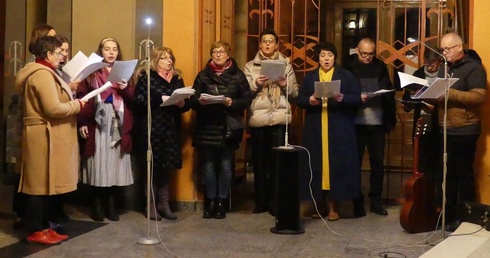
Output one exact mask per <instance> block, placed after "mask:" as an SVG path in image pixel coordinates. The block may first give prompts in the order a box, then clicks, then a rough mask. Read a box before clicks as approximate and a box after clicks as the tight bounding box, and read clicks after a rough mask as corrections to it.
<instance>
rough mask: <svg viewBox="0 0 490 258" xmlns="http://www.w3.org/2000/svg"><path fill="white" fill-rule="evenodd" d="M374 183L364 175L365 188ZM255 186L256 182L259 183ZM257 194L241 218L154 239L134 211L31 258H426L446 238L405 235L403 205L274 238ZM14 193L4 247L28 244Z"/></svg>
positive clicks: (395, 177)
mask: <svg viewBox="0 0 490 258" xmlns="http://www.w3.org/2000/svg"><path fill="white" fill-rule="evenodd" d="M367 175H368V174H367V173H363V181H364V182H367ZM248 178H249V181H251V180H252V177H251V176H249V177H248ZM390 180H391V183H390V191H389V192H390V194H391V196H390V198H389V199H397V198H399V197H400V195H399V194H400V191H401V190H400V188H401V187H400V182H399V181H400V175H399V174H392V175H391V176H390ZM364 188H365V187H364ZM252 191H253V184H252V183H251V182H247V184H241V185H237V186H235V190H234V192H233V197H234V198H233V207H232V209H233V210H232V211H231V212H230V213H228V215H227V218H226V219H224V220H215V219H209V220H205V219H202V213H201V211H196V212H189V211H186V212H177V214H178V220H176V221H167V220H163V221H161V222H151V223H150V231H148V224H147V221H146V219H145V218H144V216H143V215H142V214H141V213H139V212H134V211H127V212H124V213H123V214H122V215H121V220H120V221H119V222H109V224H108V225H106V226H103V227H101V228H98V229H96V230H94V231H91V232H89V233H86V234H84V235H81V236H78V237H76V238H73V239H70V240H69V241H66V242H64V243H62V244H61V245H58V246H53V247H50V248H48V249H45V250H43V251H39V252H37V253H34V254H32V255H31V256H29V257H418V256H420V255H421V254H423V253H424V252H426V251H427V250H429V249H430V248H431V247H432V246H433V245H434V244H435V243H437V242H439V241H440V235H441V234H440V231H436V232H435V233H434V234H433V233H432V232H428V233H421V234H408V233H406V232H404V231H403V229H402V228H401V226H400V224H399V210H400V205H390V206H387V208H388V212H389V215H388V216H378V215H376V214H374V213H369V212H368V214H367V216H366V217H363V218H359V219H341V220H339V221H336V222H327V223H324V222H323V221H321V220H312V219H310V218H309V217H307V216H304V217H302V218H301V224H302V226H303V227H304V229H305V233H304V234H300V235H278V234H273V233H270V228H271V227H274V226H275V219H274V217H272V216H271V215H269V214H267V213H262V214H252V209H253V201H252ZM365 192H366V191H365ZM11 193H12V187H11V186H6V185H0V194H1V195H0V196H2V202H1V204H0V208H1V210H0V214H1V215H2V216H0V228H1V232H0V247H2V246H6V245H9V244H12V243H15V242H17V241H19V238H21V237H22V236H23V234H22V232H19V231H16V230H13V229H12V224H11V223H12V222H11V220H10V219H9V218H11V217H12V214H11V211H10V207H11V206H10V205H11ZM351 205H352V204H351V203H342V204H341V215H342V216H344V217H348V216H349V214H350V213H351V212H352V211H351V209H352V207H351ZM366 205H368V204H366ZM308 206H309V204H308V203H302V210H308ZM66 210H67V212H68V214H69V215H70V216H71V217H72V219H77V220H90V219H89V218H88V215H87V214H88V212H89V210H88V208H87V207H82V206H73V205H71V206H68V207H66ZM305 212H306V211H305ZM148 232H150V234H149V236H150V237H157V238H160V239H161V242H160V243H159V244H156V245H139V244H138V243H137V241H138V240H139V239H140V238H141V237H147V236H148V235H147V234H148ZM385 254H386V256H385ZM0 256H1V255H0Z"/></svg>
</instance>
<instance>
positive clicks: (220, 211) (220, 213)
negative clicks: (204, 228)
mask: <svg viewBox="0 0 490 258" xmlns="http://www.w3.org/2000/svg"><path fill="white" fill-rule="evenodd" d="M225 202H226V199H224V198H219V197H218V203H217V205H216V214H215V215H214V218H215V219H224V218H226V204H225Z"/></svg>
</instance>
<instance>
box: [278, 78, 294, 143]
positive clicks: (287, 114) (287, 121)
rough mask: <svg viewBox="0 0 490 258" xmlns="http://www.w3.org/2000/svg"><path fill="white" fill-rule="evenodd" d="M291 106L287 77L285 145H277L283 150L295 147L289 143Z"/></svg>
mask: <svg viewBox="0 0 490 258" xmlns="http://www.w3.org/2000/svg"><path fill="white" fill-rule="evenodd" d="M290 107H291V104H289V80H288V79H287V78H286V132H285V133H284V146H278V147H277V148H278V149H283V150H285V149H286V150H290V149H294V147H293V146H291V145H289V134H288V125H289V115H290V114H291V108H290ZM291 116H292V114H291Z"/></svg>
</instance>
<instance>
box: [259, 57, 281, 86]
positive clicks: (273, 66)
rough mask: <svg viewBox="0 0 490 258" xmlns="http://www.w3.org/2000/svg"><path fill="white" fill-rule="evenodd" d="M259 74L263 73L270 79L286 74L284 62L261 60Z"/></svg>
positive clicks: (273, 79) (275, 79)
mask: <svg viewBox="0 0 490 258" xmlns="http://www.w3.org/2000/svg"><path fill="white" fill-rule="evenodd" d="M260 67H261V68H260V75H265V76H267V77H268V78H269V80H271V81H277V80H278V79H279V77H285V76H286V62H285V61H281V60H262V63H261V65H260Z"/></svg>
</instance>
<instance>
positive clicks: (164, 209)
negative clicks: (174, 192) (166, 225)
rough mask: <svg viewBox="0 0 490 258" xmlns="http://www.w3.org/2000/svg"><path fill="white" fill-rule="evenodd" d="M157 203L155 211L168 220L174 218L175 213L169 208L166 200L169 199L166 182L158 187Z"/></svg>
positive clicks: (175, 216) (175, 217)
mask: <svg viewBox="0 0 490 258" xmlns="http://www.w3.org/2000/svg"><path fill="white" fill-rule="evenodd" d="M157 191H158V193H157V195H158V204H157V212H158V213H159V214H160V216H162V217H163V218H164V219H168V220H176V219H177V215H175V213H172V211H171V210H170V206H169V205H168V200H169V196H168V195H169V194H168V183H166V184H164V185H163V186H161V187H160V188H158V190H157Z"/></svg>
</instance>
